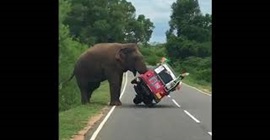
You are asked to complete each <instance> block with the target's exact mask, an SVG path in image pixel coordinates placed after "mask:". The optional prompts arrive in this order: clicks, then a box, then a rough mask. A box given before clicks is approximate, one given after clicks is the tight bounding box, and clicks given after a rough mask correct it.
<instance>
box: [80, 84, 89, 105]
mask: <svg viewBox="0 0 270 140" xmlns="http://www.w3.org/2000/svg"><path fill="white" fill-rule="evenodd" d="M80 91H81V103H82V104H87V103H89V100H88V98H87V88H80Z"/></svg>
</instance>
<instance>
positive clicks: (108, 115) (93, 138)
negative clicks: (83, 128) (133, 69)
mask: <svg viewBox="0 0 270 140" xmlns="http://www.w3.org/2000/svg"><path fill="white" fill-rule="evenodd" d="M125 76H126V78H125V79H126V80H125V84H124V88H123V90H122V92H121V95H120V99H121V97H122V95H123V94H124V92H125V90H126V86H127V73H125ZM115 107H116V106H115V105H114V106H113V107H112V108H111V110H110V111H109V113H108V114H107V115H106V117H105V118H104V119H103V121H102V122H101V123H100V124H99V126H98V128H97V129H96V131H95V132H94V133H93V135H92V136H91V138H90V139H89V140H95V139H96V137H97V135H98V133H99V132H100V130H101V129H102V127H103V126H104V124H105V123H106V121H107V120H108V119H109V117H110V116H111V114H112V112H113V111H114V109H115Z"/></svg>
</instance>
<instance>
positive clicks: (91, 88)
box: [87, 82, 100, 102]
mask: <svg viewBox="0 0 270 140" xmlns="http://www.w3.org/2000/svg"><path fill="white" fill-rule="evenodd" d="M99 86H100V82H90V83H89V84H88V91H87V101H88V102H90V99H91V96H92V93H93V91H95V90H96V89H97V88H99Z"/></svg>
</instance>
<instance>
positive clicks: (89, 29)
mask: <svg viewBox="0 0 270 140" xmlns="http://www.w3.org/2000/svg"><path fill="white" fill-rule="evenodd" d="M71 2H72V10H71V12H70V13H69V15H68V17H67V18H66V20H65V23H66V24H68V25H69V27H70V31H71V34H72V35H73V36H74V37H76V38H78V39H79V40H80V41H81V42H83V43H86V44H89V45H92V44H95V43H99V42H129V41H134V42H147V41H149V39H150V38H151V34H152V30H153V23H152V22H151V21H150V20H149V19H145V17H144V16H143V15H140V16H138V19H136V18H135V17H136V15H135V10H136V9H135V7H134V6H133V5H132V3H131V2H127V1H126V0H98V1H96V0H71Z"/></svg>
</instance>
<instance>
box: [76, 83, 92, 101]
mask: <svg viewBox="0 0 270 140" xmlns="http://www.w3.org/2000/svg"><path fill="white" fill-rule="evenodd" d="M76 79H77V84H78V87H79V89H80V92H81V103H82V104H86V103H89V100H88V97H87V94H88V91H89V86H88V84H87V82H85V81H82V80H81V79H78V78H76Z"/></svg>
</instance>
